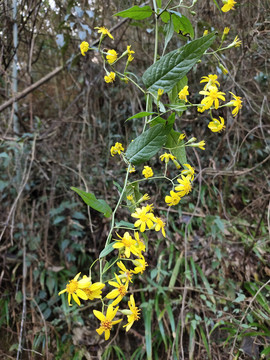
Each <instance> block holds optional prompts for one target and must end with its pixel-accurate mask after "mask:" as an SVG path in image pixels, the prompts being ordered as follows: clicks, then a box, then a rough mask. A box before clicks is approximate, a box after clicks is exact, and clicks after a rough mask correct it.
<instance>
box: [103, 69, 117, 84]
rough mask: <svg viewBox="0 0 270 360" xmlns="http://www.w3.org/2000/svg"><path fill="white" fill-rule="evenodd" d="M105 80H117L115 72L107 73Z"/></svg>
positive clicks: (109, 81)
mask: <svg viewBox="0 0 270 360" xmlns="http://www.w3.org/2000/svg"><path fill="white" fill-rule="evenodd" d="M104 80H105V82H106V83H107V84H109V83H112V82H114V81H115V72H112V71H111V72H110V73H107V75H105V76H104Z"/></svg>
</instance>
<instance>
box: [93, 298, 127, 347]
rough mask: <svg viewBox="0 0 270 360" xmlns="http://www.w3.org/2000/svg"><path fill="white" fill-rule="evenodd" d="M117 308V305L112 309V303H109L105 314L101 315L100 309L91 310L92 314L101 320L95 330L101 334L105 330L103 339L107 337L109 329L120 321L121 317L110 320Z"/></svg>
mask: <svg viewBox="0 0 270 360" xmlns="http://www.w3.org/2000/svg"><path fill="white" fill-rule="evenodd" d="M118 309H119V306H117V307H116V308H115V309H114V308H113V305H109V306H108V309H107V314H106V316H105V315H103V314H102V312H101V311H98V310H93V313H94V315H95V316H96V317H97V318H98V319H99V320H100V321H101V323H100V327H99V328H98V329H97V330H96V332H97V333H98V334H99V335H101V334H102V333H103V332H104V331H105V340H108V339H109V337H110V331H111V329H112V327H113V325H115V324H118V323H119V322H120V321H122V319H120V320H115V321H112V320H113V318H114V317H115V315H116V313H117V310H118Z"/></svg>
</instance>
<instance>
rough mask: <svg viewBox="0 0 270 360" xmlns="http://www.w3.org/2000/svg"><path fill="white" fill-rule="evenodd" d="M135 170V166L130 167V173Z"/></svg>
mask: <svg viewBox="0 0 270 360" xmlns="http://www.w3.org/2000/svg"><path fill="white" fill-rule="evenodd" d="M135 171H136V169H135V166H131V168H130V170H129V173H130V174H131V173H133V172H135Z"/></svg>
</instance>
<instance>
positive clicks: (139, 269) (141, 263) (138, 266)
mask: <svg viewBox="0 0 270 360" xmlns="http://www.w3.org/2000/svg"><path fill="white" fill-rule="evenodd" d="M133 264H134V265H135V268H134V270H132V272H133V273H134V274H139V273H140V274H143V273H144V271H145V268H146V266H148V264H147V262H146V261H145V258H144V256H141V257H140V259H136V260H133Z"/></svg>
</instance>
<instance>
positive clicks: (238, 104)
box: [227, 92, 242, 116]
mask: <svg viewBox="0 0 270 360" xmlns="http://www.w3.org/2000/svg"><path fill="white" fill-rule="evenodd" d="M230 94H232V96H233V98H234V100H231V101H230V102H229V103H228V104H227V106H235V108H234V109H233V111H232V115H233V116H236V115H237V114H238V112H239V110H240V109H242V100H241V99H242V98H241V97H240V96H236V95H234V93H232V92H230Z"/></svg>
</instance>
